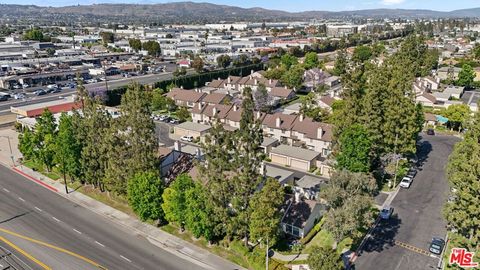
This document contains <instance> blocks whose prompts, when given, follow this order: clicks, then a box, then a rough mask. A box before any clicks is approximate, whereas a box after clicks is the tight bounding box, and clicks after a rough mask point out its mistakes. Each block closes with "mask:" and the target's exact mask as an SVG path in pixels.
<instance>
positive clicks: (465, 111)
mask: <svg viewBox="0 0 480 270" xmlns="http://www.w3.org/2000/svg"><path fill="white" fill-rule="evenodd" d="M470 114H471V111H470V107H469V106H468V105H467V104H453V105H450V106H448V108H447V109H446V110H445V113H444V115H445V117H447V118H448V124H449V125H450V127H451V128H452V129H455V130H460V129H461V128H462V127H463V125H464V123H466V122H467V120H468V119H469V118H470Z"/></svg>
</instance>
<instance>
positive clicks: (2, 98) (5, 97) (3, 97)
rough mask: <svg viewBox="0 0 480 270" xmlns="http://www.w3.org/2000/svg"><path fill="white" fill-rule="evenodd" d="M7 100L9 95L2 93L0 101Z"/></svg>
mask: <svg viewBox="0 0 480 270" xmlns="http://www.w3.org/2000/svg"><path fill="white" fill-rule="evenodd" d="M7 100H8V97H7V96H3V95H0V101H7Z"/></svg>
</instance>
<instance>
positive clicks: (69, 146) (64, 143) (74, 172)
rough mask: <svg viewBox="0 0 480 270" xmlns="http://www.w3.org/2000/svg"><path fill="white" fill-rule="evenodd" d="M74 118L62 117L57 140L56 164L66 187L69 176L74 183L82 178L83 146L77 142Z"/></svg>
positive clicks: (63, 115) (65, 115)
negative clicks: (78, 178) (81, 160)
mask: <svg viewBox="0 0 480 270" xmlns="http://www.w3.org/2000/svg"><path fill="white" fill-rule="evenodd" d="M72 118H73V117H72V116H69V115H67V114H65V113H63V114H62V115H61V116H60V122H59V125H58V133H57V136H56V138H55V157H54V159H55V162H56V163H57V166H58V168H59V170H60V172H61V173H62V174H63V180H64V182H65V185H66V184H67V175H68V176H70V178H71V180H72V181H73V180H74V179H75V178H77V177H79V176H80V168H81V167H80V166H81V164H80V158H81V153H82V145H81V144H80V142H78V141H77V135H76V130H75V126H74V124H73V120H72Z"/></svg>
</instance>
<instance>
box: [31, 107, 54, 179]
mask: <svg viewBox="0 0 480 270" xmlns="http://www.w3.org/2000/svg"><path fill="white" fill-rule="evenodd" d="M56 128H57V124H56V123H55V118H54V117H53V114H52V113H51V112H50V111H49V110H47V109H45V111H44V112H43V113H42V115H41V116H40V117H39V118H37V123H36V124H35V136H34V142H35V156H36V158H37V160H38V161H40V163H41V164H42V165H44V166H45V167H46V168H47V171H51V169H52V167H53V164H54V156H55V136H56Z"/></svg>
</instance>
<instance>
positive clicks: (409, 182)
mask: <svg viewBox="0 0 480 270" xmlns="http://www.w3.org/2000/svg"><path fill="white" fill-rule="evenodd" d="M412 182H413V180H412V178H410V177H407V176H405V177H403V179H402V181H401V182H400V187H402V188H410V185H412Z"/></svg>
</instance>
